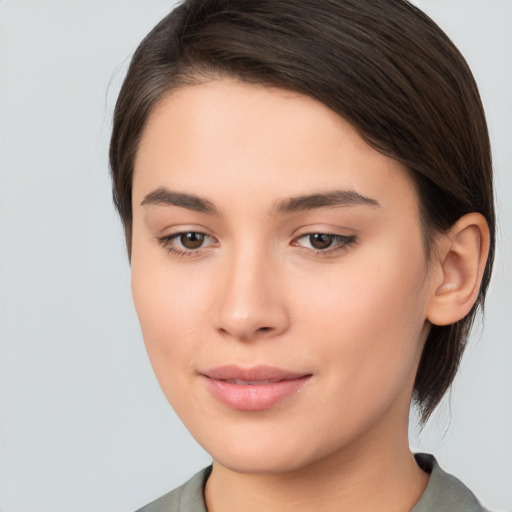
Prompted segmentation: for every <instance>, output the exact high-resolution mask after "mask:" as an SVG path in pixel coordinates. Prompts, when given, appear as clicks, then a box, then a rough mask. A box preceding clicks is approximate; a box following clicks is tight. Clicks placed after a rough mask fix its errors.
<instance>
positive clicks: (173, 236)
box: [156, 228, 218, 257]
mask: <svg viewBox="0 0 512 512" xmlns="http://www.w3.org/2000/svg"><path fill="white" fill-rule="evenodd" d="M191 233H194V234H197V235H203V236H204V237H205V240H207V239H209V240H213V241H214V243H210V244H208V245H206V246H205V245H201V246H200V247H198V248H197V249H189V248H186V247H182V248H180V247H179V246H178V247H176V246H175V245H174V243H175V242H176V240H179V238H180V237H181V236H183V235H187V234H191ZM156 240H157V242H158V243H159V244H160V245H161V246H162V247H163V248H164V249H166V250H167V251H168V252H169V253H171V254H175V255H177V256H182V257H183V256H187V257H189V256H192V257H193V256H200V255H202V254H203V253H204V252H205V250H208V249H209V248H210V247H215V246H217V245H218V241H217V240H216V238H215V237H214V236H212V235H210V234H208V233H205V232H204V231H201V230H199V229H193V228H192V229H183V228H181V229H180V230H179V231H175V232H173V233H169V234H166V235H162V236H158V237H156Z"/></svg>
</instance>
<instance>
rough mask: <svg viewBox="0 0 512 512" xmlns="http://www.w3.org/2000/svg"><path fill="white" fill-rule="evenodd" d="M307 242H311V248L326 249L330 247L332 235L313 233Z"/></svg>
mask: <svg viewBox="0 0 512 512" xmlns="http://www.w3.org/2000/svg"><path fill="white" fill-rule="evenodd" d="M309 241H310V242H311V246H312V247H314V248H315V249H327V248H328V247H330V246H331V245H332V235H326V234H324V233H315V234H314V235H310V237H309Z"/></svg>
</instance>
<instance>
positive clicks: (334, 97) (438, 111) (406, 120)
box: [110, 0, 495, 421]
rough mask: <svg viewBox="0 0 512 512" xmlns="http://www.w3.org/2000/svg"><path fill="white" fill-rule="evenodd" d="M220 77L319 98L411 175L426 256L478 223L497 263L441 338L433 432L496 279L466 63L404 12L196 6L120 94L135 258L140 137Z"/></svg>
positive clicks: (119, 155)
mask: <svg viewBox="0 0 512 512" xmlns="http://www.w3.org/2000/svg"><path fill="white" fill-rule="evenodd" d="M222 76H229V77H233V78H236V79H239V80H242V81H245V82H251V83H257V84H265V85H272V86H277V87H281V88H285V89H290V90H293V91H297V92H300V93H303V94H306V95H309V96H311V97H314V98H316V99H318V100H319V101H321V102H322V103H324V104H325V105H327V106H328V107H330V108H331V109H332V110H334V111H335V112H337V113H338V114H339V115H340V116H342V117H344V118H345V119H346V120H348V121H349V122H350V123H352V125H353V126H354V127H355V128H356V129H357V130H358V131H359V133H360V134H361V136H362V137H363V138H364V139H365V140H366V141H367V142H368V143H369V144H371V145H372V146H373V147H374V148H376V149H377V150H378V151H380V152H382V153H383V154H385V155H388V156H390V157H392V158H395V159H396V160H399V161H400V162H402V163H404V164H405V165H406V166H407V167H408V168H409V169H410V170H411V175H412V177H413V180H414V181H415V183H416V186H417V189H418V194H419V198H420V207H421V214H422V225H423V230H424V238H425V244H426V248H427V254H428V249H429V248H430V247H431V241H432V235H433V234H434V233H436V232H444V231H446V230H447V229H448V228H450V227H451V226H452V225H453V224H454V223H455V222H456V221H457V220H458V219H459V218H460V217H461V216H463V215H465V214H466V213H469V212H480V213H481V214H483V215H484V217H485V218H486V219H487V222H488V224H489V228H490V232H491V247H490V255H489V259H488V261H487V266H486V269H485V273H484V276H483V281H482V284H481V288H480V294H479V296H478V299H477V302H476V304H475V305H474V307H473V308H472V310H471V312H470V313H469V314H468V315H467V316H466V317H465V318H464V319H462V320H461V321H459V322H457V323H455V324H452V325H449V326H442V327H439V326H432V329H431V331H430V334H429V336H428V339H427V342H426V345H425V348H424V351H423V355H422V359H421V362H420V365H419V369H418V373H417V376H416V382H415V387H414V391H415V394H414V398H415V400H416V402H417V404H418V405H419V407H420V410H421V414H422V419H423V421H426V420H427V419H428V417H429V416H430V414H431V413H432V411H433V410H434V408H435V407H436V405H437V404H438V403H439V401H440V399H441V398H442V396H443V395H444V393H445V392H446V390H447V389H448V387H449V386H450V384H451V382H452V381H453V378H454V376H455V373H456V371H457V368H458V366H459V363H460V359H461V356H462V353H463V351H464V348H465V345H466V341H467V338H468V335H469V331H470V329H471V325H472V323H473V320H474V317H475V314H476V311H477V308H478V306H483V301H484V298H485V293H486V290H487V287H488V283H489V278H490V274H491V268H492V262H493V256H494V244H495V235H494V231H495V216H494V202H493V186H492V164H491V152H490V145H489V136H488V132H487V126H486V121H485V116H484V112H483V107H482V104H481V101H480V97H479V93H478V89H477V86H476V83H475V81H474V78H473V76H472V74H471V71H470V69H469V68H468V65H467V64H466V61H465V60H464V58H463V57H462V55H461V54H460V53H459V51H458V50H457V49H456V48H455V46H454V45H453V43H452V42H451V41H450V39H449V38H448V37H447V36H446V35H445V34H444V32H443V31H442V30H441V29H440V28H439V27H438V26H437V25H436V24H435V23H434V22H433V21H432V20H431V19H430V18H429V17H428V16H426V15H425V14H424V13H422V12H421V11H420V10H419V9H417V8H416V7H414V6H412V5H411V4H409V3H408V2H407V1H405V0H386V1H382V0H258V1H254V0H186V1H184V2H183V3H182V4H181V5H179V6H178V7H177V8H176V9H174V10H173V11H172V12H171V13H170V14H169V15H168V16H166V17H165V18H164V19H163V20H162V21H161V22H160V23H159V24H158V25H157V26H156V27H155V28H154V29H153V30H152V31H151V32H150V34H149V35H148V36H147V37H146V38H145V39H144V40H143V41H142V43H141V44H140V46H139V47H138V49H137V50H136V52H135V55H134V57H133V59H132V62H131V65H130V68H129V70H128V74H127V76H126V79H125V81H124V84H123V87H122V89H121V92H120V94H119V98H118V101H117V105H116V109H115V113H114V126H113V132H112V140H111V146H110V165H111V169H112V177H113V193H114V201H115V204H116V207H117V209H118V211H119V214H120V216H121V219H122V221H123V224H124V228H125V233H126V242H127V247H128V253H130V247H131V226H132V206H131V186H132V176H133V166H134V159H135V155H136V152H137V148H138V144H139V141H140V138H141V136H142V133H143V130H144V126H145V124H146V123H147V121H148V117H149V115H150V114H151V112H152V110H153V108H154V107H155V105H156V104H157V103H158V101H159V100H160V99H161V98H162V97H163V96H164V95H166V94H168V93H169V92H171V91H173V90H175V89H177V88H179V87H183V86H184V85H186V84H189V83H197V82H201V81H207V80H210V79H215V78H218V77H222Z"/></svg>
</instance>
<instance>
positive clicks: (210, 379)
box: [201, 366, 312, 411]
mask: <svg viewBox="0 0 512 512" xmlns="http://www.w3.org/2000/svg"><path fill="white" fill-rule="evenodd" d="M201 375H202V377H203V379H204V383H205V385H206V387H207V389H208V390H209V392H210V393H211V394H212V395H213V397H214V398H216V399H217V400H219V401H220V402H222V403H223V404H224V405H227V406H228V407H230V408H233V409H237V410H240V411H262V410H265V409H269V408H271V407H273V406H275V405H277V404H278V403H280V402H282V401H283V400H285V399H287V398H289V397H290V396H291V395H294V394H295V393H297V392H298V391H299V390H300V389H302V387H303V386H304V385H305V384H306V382H307V381H308V380H309V379H310V378H311V377H312V375H311V374H304V373H297V372H291V371H288V370H284V369H281V368H275V367H270V366H257V367H253V368H241V367H238V366H220V367H216V368H212V369H210V370H207V371H205V372H203V373H202V374H201Z"/></svg>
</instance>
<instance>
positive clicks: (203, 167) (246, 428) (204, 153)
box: [132, 79, 475, 512]
mask: <svg viewBox="0 0 512 512" xmlns="http://www.w3.org/2000/svg"><path fill="white" fill-rule="evenodd" d="M163 189H165V191H173V192H179V193H183V194H189V195H194V196H198V197H200V198H202V200H203V203H204V202H205V201H207V202H208V206H209V207H211V208H210V210H212V209H215V212H212V211H196V209H197V204H195V203H194V204H193V203H190V201H189V203H184V202H183V201H181V200H180V201H181V202H180V204H181V206H178V205H176V204H169V203H170V202H173V201H174V199H173V200H172V201H168V200H167V199H168V196H169V195H168V194H167V196H165V194H164V195H162V194H161V192H162V190H163ZM155 191H160V196H158V194H155ZM333 191H351V192H356V193H357V194H360V195H361V196H364V197H365V198H369V199H371V201H370V203H371V204H370V203H368V202H362V203H357V204H341V205H331V206H329V207H325V206H324V207H315V208H309V207H308V208H307V209H296V210H293V209H292V211H290V209H289V208H288V209H286V208H285V207H283V205H286V204H288V205H289V204H290V202H289V200H288V198H295V197H298V196H304V195H311V194H320V193H321V194H325V193H332V192H333ZM151 194H153V195H151ZM164 196H165V197H167V199H165V200H163V199H162V197H164ZM158 197H160V199H162V200H160V199H158ZM173 197H175V196H173ZM148 198H149V199H148ZM174 202H176V201H174ZM178 202H179V201H178ZM276 205H281V208H278V207H277V206H276ZM203 206H204V204H203ZM309 206H311V205H309ZM473 231H475V230H474V229H473V228H471V230H470V233H469V235H468V232H467V230H466V235H467V236H469V238H471V233H472V232H473ZM187 232H190V233H193V232H201V233H205V234H206V236H205V237H204V239H203V241H202V243H201V242H200V243H199V246H198V247H197V248H194V249H190V248H189V249H188V250H186V252H185V253H184V254H183V253H181V254H180V253H176V252H173V251H183V250H184V247H183V245H182V244H181V243H180V240H183V239H180V238H179V236H175V238H173V239H171V238H170V237H171V236H173V235H177V234H179V233H187ZM312 233H313V234H314V233H328V234H334V235H336V236H337V237H338V238H336V237H335V238H334V239H332V240H334V242H333V243H332V245H331V246H330V247H328V248H327V249H325V250H324V249H322V250H318V249H315V248H314V247H313V246H312V238H311V237H310V236H309V235H310V234H312ZM165 237H167V239H165V240H162V239H163V238H165ZM343 237H344V238H343ZM443 240H444V242H443V244H444V245H443V244H441V245H440V247H441V249H440V251H439V254H441V255H446V254H448V253H449V252H450V247H452V245H453V244H452V241H453V239H450V238H447V239H443ZM471 240H473V238H471ZM471 243H473V242H471ZM473 245H475V244H473ZM436 254H437V253H436ZM452 259H453V258H452ZM436 261H437V260H436ZM436 261H434V262H433V263H432V262H430V263H429V264H428V262H427V259H426V255H425V251H424V244H423V240H422V235H421V229H420V220H419V206H418V198H417V195H416V192H415V188H414V186H413V184H412V182H411V179H410V177H409V174H408V171H407V169H405V168H404V167H403V166H402V164H400V163H399V162H397V161H395V160H393V159H390V158H388V157H386V156H384V155H382V154H380V153H378V152H377V151H376V150H374V149H373V148H371V147H370V146H369V145H368V144H366V143H365V142H364V141H363V139H362V138H361V137H360V136H359V135H358V133H357V132H356V131H355V130H354V128H353V127H352V126H351V125H350V124H349V123H347V122H346V121H345V120H343V119H342V118H341V117H339V116H338V115H337V114H335V113H334V112H332V111H331V110H330V109H328V108H327V107H326V106H324V105H323V104H321V103H319V102H317V101H316V100H314V99H312V98H309V97H306V96H302V95H300V94H297V93H292V92H287V91H282V90H279V89H272V88H264V87H261V86H255V85H247V84H241V83H238V82H236V81H230V80H226V79H223V80H217V81H213V82H208V83H204V84H201V85H195V86H187V87H184V88H183V89H180V90H178V91H174V92H173V93H172V95H170V96H168V97H166V98H164V99H163V100H161V102H160V103H159V105H158V106H157V108H156V109H155V111H154V112H153V114H152V115H151V117H150V119H149V123H148V125H147V127H146V129H145V131H144V134H143V138H142V141H141V144H140V147H139V150H138V154H137V158H136V162H135V174H134V182H133V246H132V291H133V298H134V302H135V306H136V310H137V313H138V315H139V319H140V323H141V327H142V332H143V336H144V340H145V343H146V346H147V350H148V354H149V357H150V360H151V363H152V365H153V368H154V371H155V373H156V376H157V378H158V380H159V382H160V385H161V387H162V389H163V392H164V393H165V395H166V397H167V398H168V400H169V402H170V403H171V405H172V406H173V408H174V409H175V410H176V412H177V413H178V415H179V416H180V417H181V419H182V420H183V422H184V423H185V425H186V426H187V428H188V429H189V430H190V432H191V433H192V435H193V436H194V437H195V438H196V439H197V441H198V442H199V443H200V444H201V445H202V446H203V447H204V448H205V449H206V450H207V451H208V452H209V453H210V454H211V455H212V457H213V460H214V465H213V471H212V475H211V476H210V478H209V480H208V482H207V487H206V501H207V505H208V510H209V511H210V512H219V511H222V512H230V511H232V510H233V511H234V510H244V511H247V512H251V511H252V510H262V509H264V510H267V511H270V512H271V511H274V510H276V511H277V510H280V511H283V510H294V511H301V510H312V509H313V507H315V509H316V510H319V511H326V512H327V511H330V510H333V511H334V510H344V509H345V507H346V509H347V510H348V509H350V510H353V511H363V510H381V511H386V510H390V511H391V510H393V511H395V512H398V511H409V510H410V509H411V508H412V507H413V506H414V504H415V503H416V501H417V500H418V499H419V497H420V496H421V494H422V492H423V491H424V489H425V487H426V485H427V481H428V475H426V474H425V473H423V472H422V471H421V470H420V469H419V468H418V466H417V465H416V463H415V461H414V459H413V456H412V455H411V452H410V450H409V446H408V440H407V426H408V414H409V406H410V400H411V394H412V388H413V383H414V377H415V374H416V370H417V366H418V363H419V358H420V355H421V351H422V348H423V345H424V342H425V339H426V337H427V335H428V331H429V325H430V324H429V321H428V317H429V314H430V312H432V311H434V312H435V311H437V310H436V309H435V307H436V306H435V304H434V303H435V301H436V300H438V299H439V295H442V294H443V293H444V289H443V288H442V286H445V284H443V279H444V278H445V273H444V272H443V268H442V266H441V264H440V263H439V264H438V263H436ZM455 261H456V262H455V263H454V267H455V269H457V261H458V260H457V259H456V258H455ZM453 274H454V275H456V274H457V272H456V271H454V272H453ZM439 290H441V292H440V291H439ZM451 291H452V290H451V289H450V292H451ZM473 295H474V293H473ZM471 300H472V299H471V298H470V299H468V303H469V302H471ZM448 320H451V318H449V319H448ZM225 364H236V365H238V366H242V367H246V368H247V367H252V366H254V365H257V364H264V365H271V366H277V367H279V368H283V369H287V370H290V371H294V372H298V373H301V374H308V375H310V376H311V377H310V378H309V379H308V380H307V383H306V384H305V385H304V386H303V387H302V388H301V389H300V391H299V392H297V393H293V394H292V395H291V396H289V397H287V398H286V399H285V400H283V401H280V402H279V403H277V404H276V405H274V406H272V407H270V408H269V409H267V410H263V411H240V410H234V409H233V408H230V407H228V406H227V405H225V404H223V403H221V402H219V400H217V399H216V398H215V397H214V396H212V394H211V393H210V392H209V390H208V389H207V386H205V382H204V378H203V377H202V376H201V373H202V372H204V371H205V370H206V369H208V368H212V367H215V366H219V365H225ZM369 489H371V491H372V492H368V490H369Z"/></svg>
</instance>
